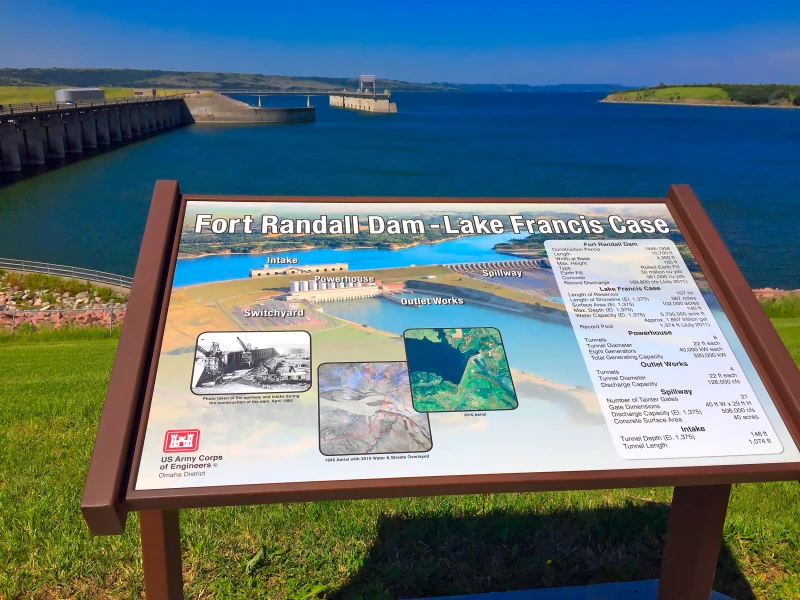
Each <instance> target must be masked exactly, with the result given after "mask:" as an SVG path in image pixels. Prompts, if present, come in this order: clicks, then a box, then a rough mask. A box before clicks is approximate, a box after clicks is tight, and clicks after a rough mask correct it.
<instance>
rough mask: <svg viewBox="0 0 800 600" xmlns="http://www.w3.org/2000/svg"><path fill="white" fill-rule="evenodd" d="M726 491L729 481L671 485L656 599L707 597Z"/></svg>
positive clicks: (727, 495) (716, 551) (723, 521)
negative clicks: (665, 537)
mask: <svg viewBox="0 0 800 600" xmlns="http://www.w3.org/2000/svg"><path fill="white" fill-rule="evenodd" d="M730 493H731V486H730V485H729V484H726V485H697V486H683V487H676V488H675V491H674V492H673V494H672V507H671V508H670V512H669V525H668V526H667V540H666V544H665V546H664V557H663V559H662V561H661V577H660V580H659V584H658V600H708V598H709V596H710V595H711V588H712V586H713V584H714V572H715V571H716V568H717V558H718V557H719V550H720V545H721V544H722V528H723V525H724V524H725V513H726V512H727V510H728V498H729V497H730Z"/></svg>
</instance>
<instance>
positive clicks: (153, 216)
mask: <svg viewBox="0 0 800 600" xmlns="http://www.w3.org/2000/svg"><path fill="white" fill-rule="evenodd" d="M231 202H233V203H237V204H236V205H233V204H231V205H230V206H231V207H234V206H236V207H241V206H243V204H242V203H249V204H252V206H254V207H258V208H254V210H259V209H260V208H263V207H264V206H271V207H275V206H278V207H284V208H285V207H287V206H288V207H298V209H299V208H300V207H302V208H303V209H306V210H312V212H313V208H314V207H317V206H321V205H330V204H333V203H335V204H338V205H346V206H347V207H349V210H351V211H352V210H356V209H354V208H353V207H354V206H356V207H357V206H369V207H371V210H372V211H375V210H377V209H376V208H375V207H376V206H381V205H382V206H386V207H387V210H388V209H389V207H391V209H392V210H394V209H397V207H402V206H403V205H405V204H408V203H417V204H427V205H430V206H431V207H435V209H436V211H437V212H438V213H442V212H446V210H448V209H452V211H461V212H463V211H464V210H472V208H471V207H472V206H473V205H474V206H475V207H477V206H479V205H480V206H483V207H484V208H485V207H486V206H492V207H494V206H497V207H498V210H499V208H500V207H501V206H503V205H505V204H508V205H511V204H513V205H514V206H515V207H517V210H520V209H519V207H520V206H524V207H525V210H526V211H528V212H535V211H536V210H537V208H539V207H542V206H545V205H546V206H547V207H550V208H551V209H552V207H554V206H555V207H558V206H564V207H567V206H571V205H586V206H591V207H594V208H597V207H601V208H602V207H611V208H613V207H618V206H622V205H624V206H625V207H627V208H628V209H630V208H631V207H634V208H635V207H642V208H644V207H652V206H654V205H658V206H659V207H661V209H663V210H664V211H666V212H665V213H664V214H667V215H669V217H670V218H671V220H672V222H673V223H674V227H675V228H677V230H678V231H679V232H680V233H681V235H682V239H683V240H685V244H686V247H688V249H689V250H690V252H691V254H692V255H693V257H694V259H695V260H696V263H697V265H698V267H699V269H700V271H701V272H702V276H703V277H704V278H705V280H706V281H707V282H708V286H709V287H710V290H711V291H712V292H713V294H714V295H715V296H716V298H717V299H718V301H719V305H720V306H721V309H722V311H723V312H724V317H725V318H726V319H727V320H728V321H729V323H730V327H731V330H732V331H733V332H734V333H733V334H732V335H728V338H729V341H730V342H731V344H732V345H733V343H736V344H739V345H740V346H737V347H741V348H742V349H743V351H742V352H743V353H744V354H743V355H746V359H747V360H749V361H751V363H752V368H753V369H754V371H753V372H754V373H756V374H757V375H756V377H757V378H758V379H760V381H759V382H758V384H759V386H763V387H758V389H763V390H764V392H763V397H761V404H762V405H764V406H765V407H771V408H770V410H772V411H773V412H771V413H769V414H770V415H772V416H771V418H770V419H771V422H772V426H773V427H774V428H775V431H777V432H778V433H777V434H776V433H774V432H772V433H769V435H773V436H774V439H775V443H776V445H777V444H778V443H780V447H781V448H782V449H783V450H782V452H773V453H772V454H770V455H767V458H764V456H765V455H764V454H761V455H758V456H756V454H755V453H754V454H753V455H748V454H746V453H743V452H740V453H738V456H736V453H729V454H728V455H727V456H726V457H725V460H721V459H718V458H714V457H719V456H723V455H722V454H715V453H714V452H713V451H712V452H709V453H706V454H698V455H697V457H705V458H703V459H702V460H700V459H698V458H697V457H691V458H690V459H686V458H685V457H678V458H675V459H673V460H660V459H659V460H655V461H651V462H650V463H649V465H650V466H648V460H627V461H625V460H623V457H615V458H614V461H616V462H613V464H612V466H610V467H608V468H606V467H603V466H600V467H596V466H592V467H587V468H576V469H575V468H572V467H569V468H566V469H555V468H553V469H550V468H548V469H542V470H535V469H531V470H529V471H522V470H518V469H514V468H513V467H509V469H510V470H509V469H506V470H497V471H493V472H483V471H479V472H470V473H464V472H459V471H457V470H455V471H448V468H447V465H444V466H443V467H442V468H441V469H440V470H435V466H431V467H428V465H429V464H432V462H433V461H431V460H428V461H425V464H426V467H425V468H431V469H433V470H431V471H422V472H421V476H409V475H408V473H407V472H406V471H404V472H402V476H389V477H387V476H385V475H383V476H377V475H372V476H370V475H369V474H368V472H366V471H362V472H364V473H366V475H365V476H360V475H352V474H351V475H348V476H341V477H340V478H337V477H336V476H335V475H334V476H326V477H320V478H318V479H310V478H307V479H305V480H300V481H296V480H294V479H291V478H289V479H287V478H284V479H280V477H279V476H278V475H270V474H268V473H267V474H263V477H262V478H261V479H259V480H247V481H242V482H241V483H237V482H236V480H235V479H230V477H229V476H228V475H224V476H223V475H220V477H221V479H218V480H214V481H211V480H209V481H210V483H207V484H203V483H198V484H197V485H196V486H193V487H188V484H183V485H181V486H174V487H172V486H170V485H168V484H167V483H163V484H161V483H158V480H157V479H155V477H157V473H158V470H157V469H158V466H157V464H156V463H157V460H158V461H163V459H162V458H158V459H157V460H156V458H153V457H159V456H163V455H160V454H158V453H159V452H161V445H162V444H163V445H164V446H165V447H164V452H166V450H167V448H166V442H165V441H163V440H164V431H165V430H166V429H167V426H166V425H164V423H163V422H161V421H159V422H158V423H155V421H157V420H158V418H160V417H158V415H159V413H157V408H158V406H157V403H156V400H154V398H156V397H157V393H155V392H157V388H158V386H157V374H158V373H159V369H160V368H161V367H160V365H159V360H160V358H161V356H162V355H161V352H162V344H163V343H164V340H165V332H166V331H168V324H167V313H168V308H169V305H170V299H171V293H172V286H173V277H174V275H175V270H176V264H177V258H178V254H179V247H180V244H181V240H182V237H183V235H184V233H185V232H189V233H187V234H186V235H189V234H190V233H191V228H187V222H188V221H187V220H188V219H189V216H188V215H189V213H188V212H187V207H189V206H192V205H193V203H196V204H197V205H198V206H209V205H213V204H216V205H219V204H223V203H231ZM267 203H268V204H267ZM209 210H211V209H209ZM319 210H323V209H322V208H320V209H319ZM194 212H197V211H196V210H195V211H194ZM228 212H230V211H228ZM251 212H252V211H251ZM473 212H478V208H474V211H473ZM601 212H602V210H601ZM245 213H247V211H245ZM370 214H375V213H374V212H372V213H370ZM416 214H417V215H418V214H419V212H417V213H416ZM503 214H509V213H508V212H506V213H503ZM587 214H588V213H587ZM581 218H582V219H583V217H581ZM198 222H199V221H198ZM356 224H357V223H356ZM434 227H438V225H434ZM587 232H588V229H587ZM226 233H227V232H226ZM537 233H538V232H537ZM649 239H652V238H649ZM631 245H633V244H631ZM550 262H553V261H552V260H551V261H550ZM548 267H549V266H548ZM245 276H246V275H245ZM240 277H241V275H240ZM428 279H432V277H428ZM254 289H256V288H254ZM259 289H260V288H259ZM293 289H294V288H293ZM300 296H302V294H300ZM562 315H563V313H562ZM571 316H573V315H572V314H571ZM458 325H459V326H461V325H463V324H458ZM443 326H447V324H443ZM573 327H574V322H573ZM242 331H246V329H245V328H244V327H242ZM458 331H461V330H458ZM734 338H735V339H734ZM198 339H199V338H198ZM237 339H238V338H237ZM715 339H716V338H715ZM246 341H247V340H239V343H240V344H242V347H244V348H245V351H248V347H247V346H246V343H245V342H246ZM198 346H199V342H198ZM315 352H316V351H315ZM509 355H510V352H509ZM248 356H249V354H248ZM314 356H315V360H318V359H317V358H316V355H314ZM197 360H199V355H198V359H197ZM162 362H164V361H162ZM587 364H588V363H587ZM512 366H513V365H512ZM164 368H166V367H164ZM731 370H732V371H733V368H731ZM188 377H190V376H189V375H187V378H188ZM680 383H682V382H680V381H677V380H676V381H674V384H676V385H678V384H680ZM736 383H738V380H737V382H736ZM751 383H752V382H751ZM193 385H194V384H193ZM722 387H724V386H722ZM187 388H188V385H187ZM717 391H719V390H717ZM662 393H663V390H662ZM195 394H196V392H195ZM187 395H188V391H187ZM742 396H743V397H744V395H742ZM187 397H188V396H187ZM197 398H200V400H202V397H201V396H197ZM716 398H717V396H716V395H714V396H713V397H712V396H708V397H704V398H702V400H703V401H706V400H715V399H716ZM200 400H198V402H199V401H200ZM298 404H299V403H298ZM520 404H522V401H521V402H520ZM743 410H744V409H743ZM759 410H760V409H759ZM598 412H599V411H598ZM751 412H753V411H751ZM495 414H497V413H495ZM491 418H494V417H491ZM498 418H499V417H498ZM734 418H737V419H738V418H739V417H734ZM749 418H756V417H749ZM765 420H766V419H765ZM765 420H762V421H760V423H761V424H762V425H763V424H764V421H765ZM430 423H431V425H430V427H431V428H433V420H431V421H430ZM162 425H163V426H162ZM314 426H315V427H316V423H315V424H314ZM148 427H150V428H151V429H152V432H153V433H152V434H151V435H150V436H149V437H148V435H147V432H148ZM609 428H611V425H609ZM689 429H690V428H687V429H686V430H689ZM700 429H702V428H700ZM202 435H205V434H202ZM754 435H759V436H761V435H764V436H767V435H768V432H767V431H764V432H761V431H758V432H755V433H754ZM197 436H198V438H200V436H201V433H200V431H199V430H198V433H197ZM610 437H612V436H607V438H610ZM689 437H692V439H694V438H693V436H689ZM667 438H668V439H670V438H669V436H667ZM206 439H207V438H206V437H203V438H202V440H201V441H200V442H199V443H200V444H205V443H206ZM196 441H197V440H195V439H194V438H192V437H191V435H190V437H188V438H186V437H184V438H182V439H181V441H180V442H179V443H184V442H185V443H186V444H188V445H189V446H191V445H192V444H195V442H196ZM209 443H212V442H209ZM438 443H439V441H438V438H437V444H438ZM442 443H443V444H444V443H445V442H442ZM603 443H606V444H607V442H603ZM751 443H756V442H755V441H752V440H751ZM770 443H772V442H770ZM798 444H800V373H799V372H798V370H797V368H796V367H795V364H794V362H793V361H792V359H791V357H790V356H789V354H788V352H787V351H786V349H785V347H784V346H783V344H782V343H781V340H780V339H779V337H778V335H777V334H776V332H775V330H774V329H773V327H772V326H771V324H770V322H769V320H768V319H767V318H766V316H765V315H764V313H763V311H762V309H761V307H760V306H759V304H758V302H757V300H756V299H755V297H754V296H753V294H752V292H751V290H750V288H749V286H748V284H747V282H746V281H745V279H744V277H743V276H742V274H741V273H740V271H739V269H738V268H737V266H736V264H735V262H734V260H733V259H732V257H731V256H730V254H729V253H728V251H727V249H726V247H725V245H724V244H723V242H722V240H721V239H720V237H719V235H718V234H717V232H716V231H715V229H714V227H713V226H712V224H711V222H710V220H709V218H708V217H707V215H706V213H705V212H704V211H703V209H702V208H701V206H700V203H699V202H698V200H697V198H696V197H695V195H694V193H693V192H692V190H691V189H690V188H689V187H688V186H686V185H674V186H672V187H671V188H670V189H669V191H668V193H667V196H666V198H611V199H606V198H603V199H598V198H590V199H576V198H569V199H553V198H547V199H538V198H524V199H523V198H493V199H487V198H327V197H311V198H308V197H228V196H224V197H223V196H195V195H182V194H181V193H180V191H179V187H178V184H177V182H174V181H159V182H157V184H156V186H155V192H154V194H153V199H152V203H151V207H150V213H149V216H148V219H147V225H146V228H145V232H144V237H143V240H142V250H141V253H140V256H139V260H138V263H137V266H136V272H135V275H134V280H133V286H132V289H131V295H130V300H129V304H128V313H127V317H126V320H125V325H124V327H123V331H122V334H121V337H120V341H119V347H118V350H117V355H116V359H115V362H114V367H113V369H112V373H111V380H110V383H109V387H108V392H107V395H106V400H105V405H104V408H103V413H102V417H101V420H100V425H99V430H98V433H97V438H96V440H95V446H94V452H93V454H92V459H91V464H90V466H89V471H88V474H87V479H86V485H85V488H84V493H83V499H82V502H81V510H82V513H83V516H84V519H85V520H86V522H87V524H88V526H89V528H90V530H91V532H92V533H93V534H95V535H119V534H121V533H123V531H124V529H125V522H126V516H127V513H128V512H131V511H134V512H138V513H139V518H140V523H141V540H142V556H143V563H144V571H145V587H146V593H147V597H148V598H149V599H150V600H157V599H159V600H160V599H165V600H166V599H169V600H175V599H178V598H183V585H182V575H181V556H180V532H179V522H178V511H179V510H181V509H189V508H200V507H212V506H229V505H245V504H267V503H280V502H312V501H326V500H343V499H345V500H346V499H365V498H383V497H403V496H432V495H445V494H472V493H503V492H534V491H558V490H585V489H608V488H628V487H640V486H674V487H675V491H674V495H673V500H672V507H671V512H670V519H669V525H668V530H667V538H666V546H665V549H664V556H663V561H662V567H661V577H660V585H659V592H658V598H659V600H701V599H702V600H707V599H708V597H709V595H710V592H711V586H712V582H713V578H714V571H715V567H716V561H717V557H718V554H719V549H720V544H721V539H722V529H723V523H724V519H725V513H726V510H727V504H728V498H729V494H730V489H731V484H733V483H744V482H757V481H778V480H796V479H798V478H800V458H799V457H800V454H799V453H798V450H797V447H798ZM607 445H608V447H609V448H611V445H610V444H607ZM665 445H666V444H665ZM196 447H197V446H196V445H195V446H194V448H195V449H196ZM604 447H605V446H604ZM427 450H430V455H431V456H433V455H434V452H436V450H431V449H430V447H428V448H427ZM586 450H587V451H586V452H583V454H592V451H593V449H592V448H588V449H586ZM316 451H317V450H316V449H311V450H309V452H316ZM319 452H323V451H322V449H321V448H320V450H319ZM323 454H324V453H323ZM323 454H319V455H318V456H317V457H316V459H315V460H318V461H323V460H325V456H323ZM732 455H733V458H731V456H732ZM709 457H710V458H709ZM637 458H638V457H637ZM738 458H741V460H737V459H738ZM225 460H228V458H227V457H226V459H225ZM145 461H149V462H148V466H147V469H150V471H147V472H146V469H145ZM396 462H397V463H401V462H411V461H396ZM415 462H417V463H420V462H422V461H415ZM150 463H153V464H150ZM315 464H316V463H315ZM572 464H578V465H580V464H582V463H580V462H577V463H572ZM215 466H216V464H215ZM277 467H279V465H276V468H277ZM162 468H164V467H162ZM315 468H316V467H315ZM365 468H366V467H365ZM151 471H152V473H155V475H153V477H154V479H153V480H154V481H155V482H156V483H152V484H144V483H142V482H146V481H149V480H147V477H148V476H149V475H147V473H150V472H151ZM339 472H340V473H342V472H343V471H339ZM373 473H374V471H373ZM212 477H216V475H212ZM195 479H199V478H195ZM295 479H297V477H296V478H295ZM192 484H194V482H192Z"/></svg>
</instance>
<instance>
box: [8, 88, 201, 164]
mask: <svg viewBox="0 0 800 600" xmlns="http://www.w3.org/2000/svg"><path fill="white" fill-rule="evenodd" d="M191 122H192V117H191V114H190V113H189V111H188V109H187V107H186V104H185V103H184V101H183V96H182V95H176V96H158V97H151V98H120V99H117V100H103V101H97V100H93V101H81V102H76V103H73V104H57V103H55V102H42V103H32V104H12V105H7V106H5V107H3V108H2V110H0V171H4V172H7V173H18V172H21V171H22V170H23V168H24V167H27V166H29V165H31V166H34V165H45V164H47V163H48V161H55V160H59V159H63V158H66V156H67V155H68V154H76V155H79V154H82V153H83V152H84V151H86V150H94V149H97V148H98V147H107V146H112V145H114V144H118V143H122V142H123V141H126V140H131V139H134V138H138V137H140V136H144V135H150V134H153V133H158V132H161V131H165V130H169V129H173V128H175V127H180V126H181V125H185V124H187V123H191Z"/></svg>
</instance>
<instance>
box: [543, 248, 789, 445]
mask: <svg viewBox="0 0 800 600" xmlns="http://www.w3.org/2000/svg"><path fill="white" fill-rule="evenodd" d="M545 248H546V250H547V254H548V256H549V258H550V263H551V265H552V267H553V271H554V273H555V276H556V280H557V281H558V286H559V288H560V290H561V295H562V297H563V299H564V303H565V305H566V307H567V311H568V313H569V318H570V321H571V323H572V327H573V329H574V330H575V335H576V337H577V339H578V343H579V345H580V348H581V353H582V354H583V359H584V361H585V362H586V366H587V368H588V370H589V374H590V376H591V379H592V383H593V385H594V388H595V392H596V393H597V396H598V400H599V401H600V405H601V408H602V411H603V415H604V417H605V419H606V423H607V425H608V428H609V430H610V432H611V435H612V438H613V441H614V444H615V446H616V448H617V450H618V452H619V453H620V455H621V456H622V457H623V458H626V459H651V458H692V457H706V456H740V455H752V454H777V453H780V452H782V450H783V448H782V446H781V443H780V441H779V440H778V437H777V436H776V434H775V431H774V430H773V428H772V425H771V424H770V422H769V420H768V419H767V417H766V415H765V413H764V410H763V408H762V406H761V403H760V402H759V400H758V398H757V396H756V394H755V392H754V391H753V388H752V387H751V385H750V383H749V382H748V380H747V378H746V377H745V375H744V371H743V369H742V368H741V366H740V364H739V362H738V360H737V359H736V357H735V356H734V353H733V351H732V350H731V347H730V345H729V344H728V341H727V340H726V339H725V336H724V335H723V333H722V331H721V329H720V327H719V325H718V323H717V321H716V319H715V318H714V315H713V313H712V312H711V309H710V308H709V307H708V304H707V302H706V300H705V299H704V298H703V296H702V294H701V292H700V289H699V288H698V286H697V283H696V282H695V280H694V279H693V277H692V275H691V273H690V272H689V269H688V268H687V266H686V263H685V262H684V260H683V257H682V256H681V254H680V252H679V251H678V249H677V247H676V246H675V244H674V243H673V242H672V241H671V240H667V239H660V240H620V241H609V240H565V241H561V240H547V241H546V242H545Z"/></svg>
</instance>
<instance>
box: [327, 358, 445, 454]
mask: <svg viewBox="0 0 800 600" xmlns="http://www.w3.org/2000/svg"><path fill="white" fill-rule="evenodd" d="M432 445H433V443H432V441H431V427H430V423H429V422H428V415H426V414H423V413H419V412H417V411H416V410H414V407H413V405H412V403H411V389H410V387H409V385H408V370H407V369H406V365H405V363H402V362H382V363H325V364H322V365H320V367H319V448H320V451H321V452H322V453H323V454H325V455H326V456H339V455H347V454H382V453H390V452H391V453H402V452H428V451H429V450H430V449H431V447H432Z"/></svg>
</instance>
